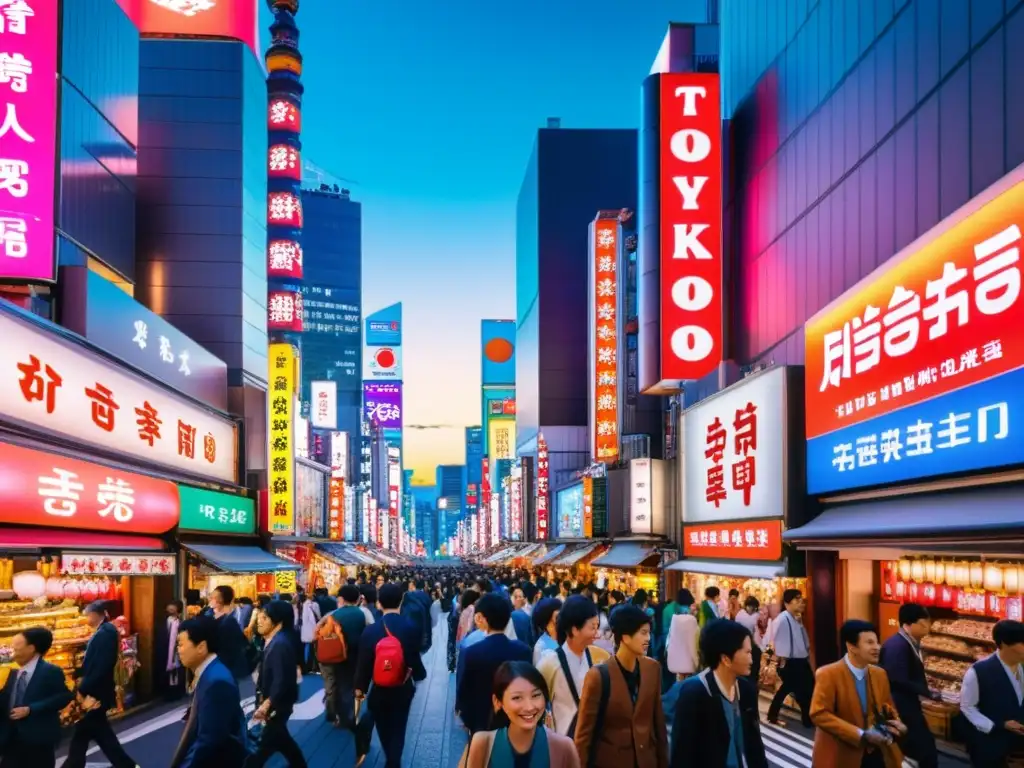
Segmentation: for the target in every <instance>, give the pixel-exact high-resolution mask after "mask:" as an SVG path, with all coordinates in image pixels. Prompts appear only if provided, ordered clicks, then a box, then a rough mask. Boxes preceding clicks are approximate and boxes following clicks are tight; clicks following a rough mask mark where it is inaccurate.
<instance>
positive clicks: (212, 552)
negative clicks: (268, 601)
mask: <svg viewBox="0 0 1024 768" xmlns="http://www.w3.org/2000/svg"><path fill="white" fill-rule="evenodd" d="M185 547H186V549H188V550H190V551H192V552H194V553H195V554H197V555H199V557H201V558H202V559H203V560H205V561H206V562H208V563H209V564H210V565H212V566H213V567H214V568H216V569H217V570H219V571H223V572H224V573H270V572H272V571H294V570H296V569H297V568H298V566H297V565H296V564H295V563H290V562H288V561H287V560H284V559H283V558H280V557H278V556H277V555H272V554H270V553H269V552H265V551H263V550H262V549H260V548H259V547H236V546H232V545H230V544H186V545H185Z"/></svg>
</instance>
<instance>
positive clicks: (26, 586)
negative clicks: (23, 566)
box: [11, 571, 46, 600]
mask: <svg viewBox="0 0 1024 768" xmlns="http://www.w3.org/2000/svg"><path fill="white" fill-rule="evenodd" d="M11 586H12V587H13V589H14V594H16V595H17V596H18V599H19V600H35V599H36V598H38V597H42V596H43V595H45V594H46V577H45V576H43V574H41V573H39V571H20V572H18V573H16V574H14V577H13V578H12V579H11Z"/></svg>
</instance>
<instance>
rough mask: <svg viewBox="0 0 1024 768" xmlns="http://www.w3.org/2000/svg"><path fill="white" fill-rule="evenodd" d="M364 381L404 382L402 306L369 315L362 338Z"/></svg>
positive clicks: (391, 307) (398, 305)
mask: <svg viewBox="0 0 1024 768" xmlns="http://www.w3.org/2000/svg"><path fill="white" fill-rule="evenodd" d="M363 379H365V380H367V381H401V380H402V304H401V302H399V303H398V304H392V305H391V306H390V307H385V308H384V309H381V310H378V311H377V312H374V313H373V314H372V315H367V317H366V321H365V328H364V336H363Z"/></svg>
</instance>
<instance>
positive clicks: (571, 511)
mask: <svg viewBox="0 0 1024 768" xmlns="http://www.w3.org/2000/svg"><path fill="white" fill-rule="evenodd" d="M583 507H584V494H583V483H582V482H580V483H576V484H575V485H570V486H569V487H568V488H563V489H562V490H560V491H559V492H558V493H557V494H555V509H556V513H557V515H558V530H557V535H558V537H559V538H566V539H580V538H583V512H584V510H583Z"/></svg>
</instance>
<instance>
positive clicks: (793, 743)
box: [761, 728, 814, 758]
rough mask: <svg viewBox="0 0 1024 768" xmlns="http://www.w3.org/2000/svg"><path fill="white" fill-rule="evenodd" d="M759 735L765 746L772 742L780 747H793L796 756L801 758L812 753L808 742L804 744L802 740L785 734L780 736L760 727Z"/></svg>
mask: <svg viewBox="0 0 1024 768" xmlns="http://www.w3.org/2000/svg"><path fill="white" fill-rule="evenodd" d="M761 737H762V739H763V740H764V742H765V746H768V745H769V744H772V745H775V746H777V747H780V748H782V747H786V748H790V749H794V750H796V751H797V753H798V754H797V755H796V756H798V757H801V758H803V757H810V756H811V755H812V754H813V753H814V748H813V747H812V746H810V745H809V744H804V743H803V742H800V741H797V740H796V739H791V738H787V737H786V736H780V735H779V734H777V733H772V732H771V731H769V730H767V729H765V728H762V729H761Z"/></svg>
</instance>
